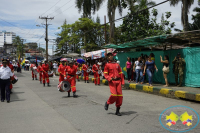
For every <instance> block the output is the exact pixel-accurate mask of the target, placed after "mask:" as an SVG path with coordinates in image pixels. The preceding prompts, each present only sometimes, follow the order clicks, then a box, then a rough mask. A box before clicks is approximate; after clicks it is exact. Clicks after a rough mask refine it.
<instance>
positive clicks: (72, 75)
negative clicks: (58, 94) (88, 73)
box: [65, 65, 77, 92]
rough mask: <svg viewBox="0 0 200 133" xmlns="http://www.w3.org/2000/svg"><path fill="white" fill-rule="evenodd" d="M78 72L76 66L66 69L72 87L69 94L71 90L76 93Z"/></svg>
mask: <svg viewBox="0 0 200 133" xmlns="http://www.w3.org/2000/svg"><path fill="white" fill-rule="evenodd" d="M76 71H77V68H76V67H75V66H74V65H73V66H72V67H70V66H67V67H66V69H65V72H67V81H68V82H69V83H70V85H71V89H70V90H69V92H71V90H72V92H76ZM65 77H66V75H65Z"/></svg>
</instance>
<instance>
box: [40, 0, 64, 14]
mask: <svg viewBox="0 0 200 133" xmlns="http://www.w3.org/2000/svg"><path fill="white" fill-rule="evenodd" d="M60 1H61V0H59V1H58V2H56V4H54V5H53V6H52V7H50V8H49V9H48V10H47V11H46V12H48V11H49V10H51V9H52V8H53V7H54V6H56V5H57V4H58V3H59V2H60ZM46 12H44V13H43V14H42V15H44V14H45V13H46ZM42 15H40V16H42Z"/></svg>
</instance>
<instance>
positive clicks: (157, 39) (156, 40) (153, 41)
mask: <svg viewBox="0 0 200 133" xmlns="http://www.w3.org/2000/svg"><path fill="white" fill-rule="evenodd" d="M166 40H167V35H161V36H154V37H150V38H146V39H143V40H137V41H133V42H127V43H123V44H119V45H115V44H108V45H105V46H104V47H105V48H114V49H125V48H136V47H148V46H155V45H159V44H162V43H165V42H166Z"/></svg>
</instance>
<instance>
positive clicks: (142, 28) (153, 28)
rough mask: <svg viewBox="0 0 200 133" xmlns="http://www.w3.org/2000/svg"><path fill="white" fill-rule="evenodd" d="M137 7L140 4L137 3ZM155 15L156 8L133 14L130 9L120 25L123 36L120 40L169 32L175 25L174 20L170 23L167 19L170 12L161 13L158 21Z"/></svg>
mask: <svg viewBox="0 0 200 133" xmlns="http://www.w3.org/2000/svg"><path fill="white" fill-rule="evenodd" d="M136 7H137V6H136ZM138 7H140V6H139V5H138ZM157 15H158V10H157V9H152V11H151V13H150V12H149V11H148V10H146V11H143V12H140V13H138V14H133V11H132V10H130V12H129V13H128V17H126V18H124V20H123V24H122V25H121V30H122V36H123V37H121V41H122V42H127V41H134V40H138V39H143V38H146V37H151V36H157V35H162V34H170V33H171V28H173V27H174V26H175V23H174V22H172V23H170V21H168V19H169V18H170V16H171V12H166V13H165V15H164V14H163V15H162V17H161V22H160V23H157Z"/></svg>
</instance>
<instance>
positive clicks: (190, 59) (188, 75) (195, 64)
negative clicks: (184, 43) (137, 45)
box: [116, 47, 200, 87]
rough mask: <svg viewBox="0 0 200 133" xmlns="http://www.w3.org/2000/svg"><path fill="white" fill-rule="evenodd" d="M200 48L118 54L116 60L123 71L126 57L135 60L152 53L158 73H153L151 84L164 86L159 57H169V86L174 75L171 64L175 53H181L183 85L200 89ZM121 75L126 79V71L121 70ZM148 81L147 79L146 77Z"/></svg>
mask: <svg viewBox="0 0 200 133" xmlns="http://www.w3.org/2000/svg"><path fill="white" fill-rule="evenodd" d="M199 51H200V47H193V48H190V47H188V48H184V49H176V50H175V49H173V50H167V51H138V52H125V53H122V52H119V53H117V55H116V58H117V59H118V60H119V61H120V66H121V68H122V69H123V68H124V67H125V64H126V61H127V60H126V59H127V57H131V58H137V57H139V56H141V54H144V55H145V54H146V55H150V53H154V55H155V64H156V66H157V68H158V72H155V73H154V76H153V82H154V83H162V84H164V83H165V81H164V78H163V72H162V68H163V63H161V62H160V55H161V56H162V57H164V55H168V56H169V62H170V63H169V68H170V73H169V74H168V80H169V83H170V84H173V83H175V75H174V73H173V70H172V69H173V64H172V61H173V60H174V58H175V57H176V56H177V53H181V56H182V58H184V59H185V62H186V65H185V69H184V80H183V84H184V85H185V86H189V87H200V82H199V80H200V69H199V66H200V52H199ZM123 73H124V74H125V75H126V77H127V73H126V71H124V70H123ZM147 79H148V77H147Z"/></svg>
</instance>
